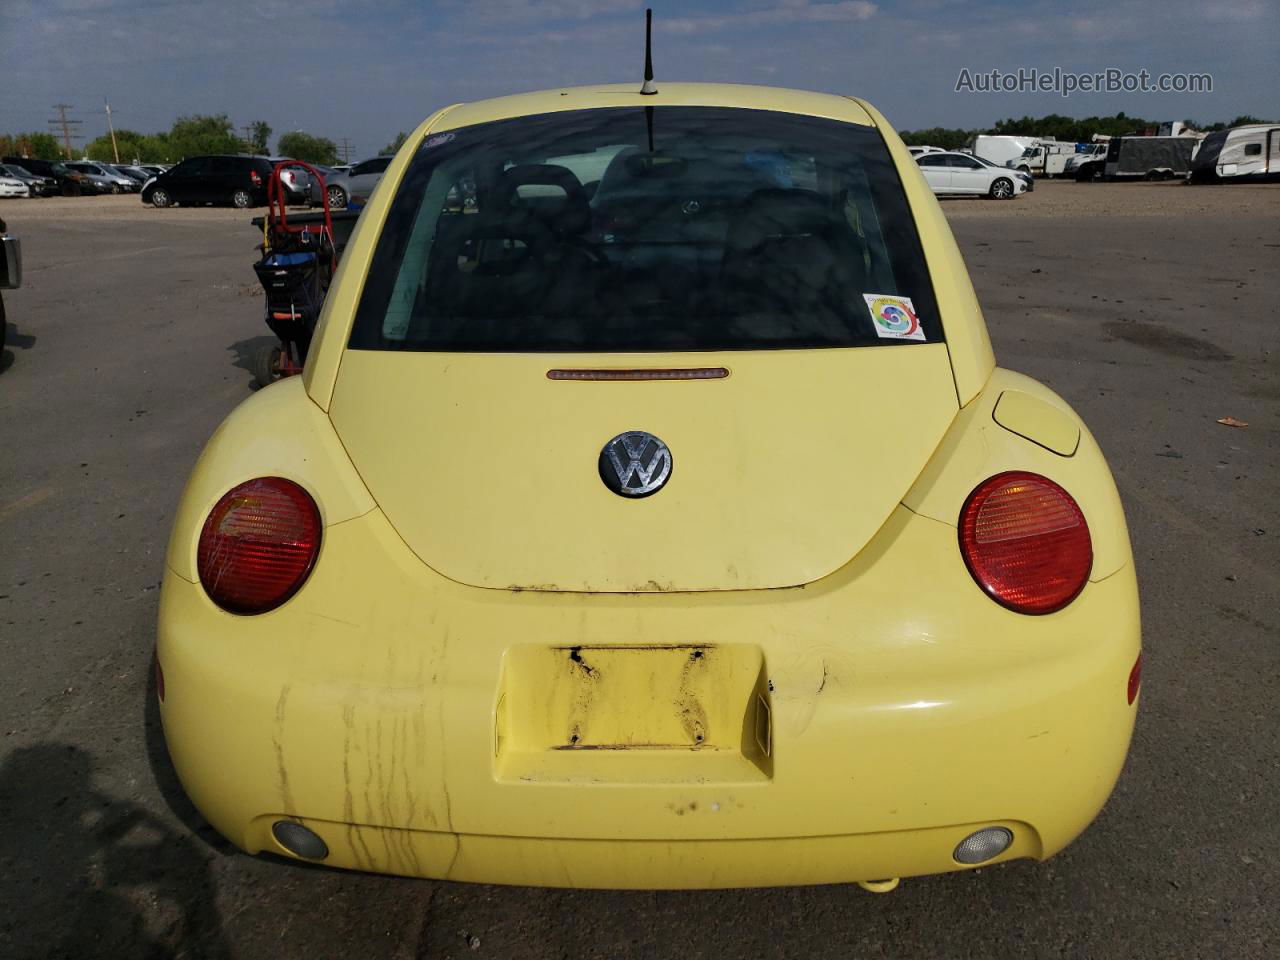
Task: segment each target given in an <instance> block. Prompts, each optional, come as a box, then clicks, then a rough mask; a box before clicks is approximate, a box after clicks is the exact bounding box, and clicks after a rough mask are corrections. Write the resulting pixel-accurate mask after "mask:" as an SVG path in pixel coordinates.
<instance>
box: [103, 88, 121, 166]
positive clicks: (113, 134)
mask: <svg viewBox="0 0 1280 960" xmlns="http://www.w3.org/2000/svg"><path fill="white" fill-rule="evenodd" d="M102 103H103V106H105V107H106V108H107V131H108V132H109V133H110V134H111V153H112V155H113V156H114V157H115V158H116V160H115V162H116V163H119V162H120V147H119V146H117V145H116V128H115V126H114V125H112V123H111V104H109V103H107V98H106V97H103V98H102Z"/></svg>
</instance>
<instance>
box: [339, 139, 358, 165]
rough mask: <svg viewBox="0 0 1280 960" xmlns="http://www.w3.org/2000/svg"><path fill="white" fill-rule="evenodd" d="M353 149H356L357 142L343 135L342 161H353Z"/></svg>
mask: <svg viewBox="0 0 1280 960" xmlns="http://www.w3.org/2000/svg"><path fill="white" fill-rule="evenodd" d="M353 150H355V144H353V143H352V142H351V141H350V140H348V139H347V138H346V137H343V138H342V162H343V163H350V162H351V152H352V151H353Z"/></svg>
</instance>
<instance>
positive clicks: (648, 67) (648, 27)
mask: <svg viewBox="0 0 1280 960" xmlns="http://www.w3.org/2000/svg"><path fill="white" fill-rule="evenodd" d="M657 92H658V87H657V84H655V83H654V82H653V7H645V10H644V85H643V86H641V87H640V95H641V96H642V97H649V96H653V94H655V93H657Z"/></svg>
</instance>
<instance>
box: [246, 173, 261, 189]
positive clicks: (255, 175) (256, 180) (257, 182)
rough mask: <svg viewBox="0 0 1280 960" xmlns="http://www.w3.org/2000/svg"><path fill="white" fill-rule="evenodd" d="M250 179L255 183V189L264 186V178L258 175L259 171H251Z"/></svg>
mask: <svg viewBox="0 0 1280 960" xmlns="http://www.w3.org/2000/svg"><path fill="white" fill-rule="evenodd" d="M249 179H250V180H251V181H253V185H254V186H255V187H260V186H262V177H260V176H259V175H258V171H257V170H250V171H249Z"/></svg>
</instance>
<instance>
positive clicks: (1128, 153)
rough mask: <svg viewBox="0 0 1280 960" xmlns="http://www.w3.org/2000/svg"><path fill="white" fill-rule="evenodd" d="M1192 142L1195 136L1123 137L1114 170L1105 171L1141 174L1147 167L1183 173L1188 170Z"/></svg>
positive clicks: (1192, 148)
mask: <svg viewBox="0 0 1280 960" xmlns="http://www.w3.org/2000/svg"><path fill="white" fill-rule="evenodd" d="M1114 142H1115V141H1112V143H1114ZM1195 145H1196V141H1195V138H1194V137H1125V138H1124V139H1123V140H1121V141H1120V150H1119V160H1118V162H1117V164H1116V168H1115V170H1114V171H1111V170H1108V171H1107V172H1108V173H1118V174H1125V173H1129V174H1139V175H1142V174H1145V173H1147V172H1148V171H1150V170H1172V171H1173V172H1174V174H1175V175H1177V176H1184V175H1185V174H1186V173H1187V171H1188V170H1190V169H1191V151H1192V150H1194V149H1195ZM1107 159H1108V160H1110V159H1111V156H1110V155H1108V157H1107Z"/></svg>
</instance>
